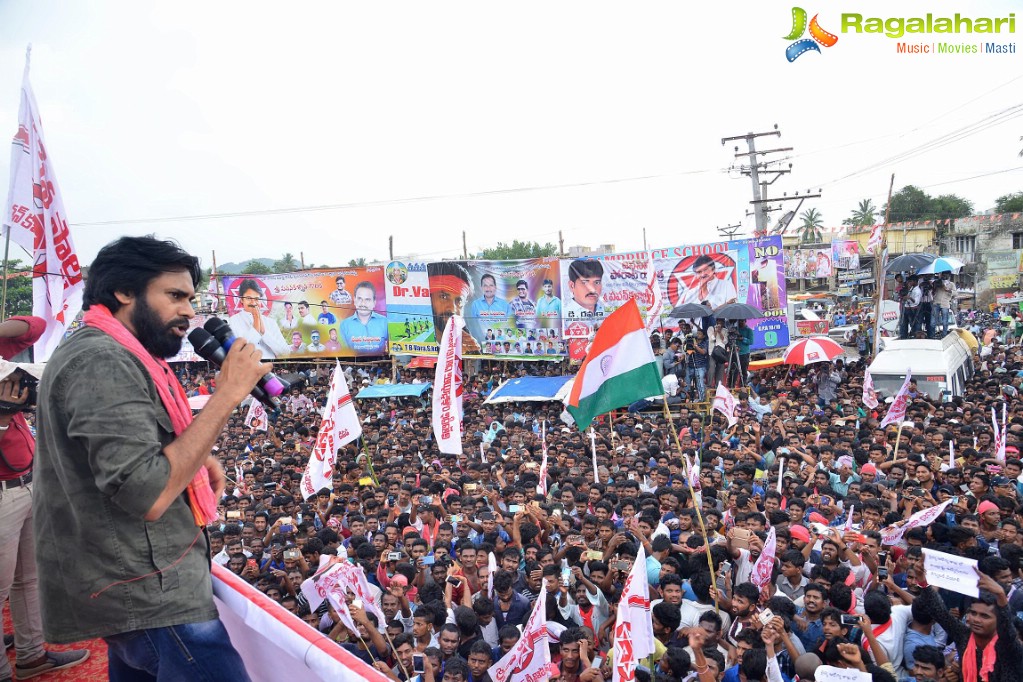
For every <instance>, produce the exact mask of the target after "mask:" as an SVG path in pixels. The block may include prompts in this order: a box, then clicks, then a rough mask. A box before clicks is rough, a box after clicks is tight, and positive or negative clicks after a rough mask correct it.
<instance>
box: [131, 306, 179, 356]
mask: <svg viewBox="0 0 1023 682" xmlns="http://www.w3.org/2000/svg"><path fill="white" fill-rule="evenodd" d="M131 324H132V326H133V327H135V336H136V338H138V340H139V343H141V344H142V347H143V348H145V349H146V350H147V351H149V353H150V355H153V356H154V357H157V358H170V357H174V356H175V355H177V354H178V353H179V352H180V351H181V344H182V342H183V341H184V338H182V337H180V336H178V335H177V334H175V333H174V332H173V331H172V330H173V329H174V328H175V327H179V326H181V325H182V324H185V325H187V324H188V318H185V317H178V318H175V319H174V320H172V321H171V322H170V323H164V322H163V320H161V319H160V318H159V316H158V315H157V314H156V312H155V311H154V310H153V309H152V308H150V307H149V304H148V303H147V302H146V297H145V296H138V297H137V298H136V299H135V309H134V310H133V311H132V313H131Z"/></svg>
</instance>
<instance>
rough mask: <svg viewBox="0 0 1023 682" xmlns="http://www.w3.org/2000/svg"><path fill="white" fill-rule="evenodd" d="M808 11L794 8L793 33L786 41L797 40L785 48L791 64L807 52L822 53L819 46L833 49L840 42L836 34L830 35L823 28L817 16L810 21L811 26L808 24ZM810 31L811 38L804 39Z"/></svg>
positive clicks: (790, 33)
mask: <svg viewBox="0 0 1023 682" xmlns="http://www.w3.org/2000/svg"><path fill="white" fill-rule="evenodd" d="M806 17H807V14H806V10H804V9H803V8H802V7H793V8H792V31H790V32H789V34H788V35H787V36H785V40H795V41H796V42H794V43H792V44H791V45H789V46H788V47H787V48H785V58H786V59H788V60H789V61H790V62H794V61H796V59H798V58H799V56H800V55H803V54H806V53H807V52H810V51H813V52H818V53H819V52H820V51H821V48H820V47H819V45H823V46H824V47H833V46H834V45H835V43H837V42H838V36H836V35H835V34H834V33H829V32H828V31H825V30H824V29H823V28H821V25H820V24H819V23H817V15H816V14H815V15H813V19H811V20H810V23H809V26H807V22H806ZM807 29H809V32H810V37H809V38H803V35H804V34H805V33H806V32H807Z"/></svg>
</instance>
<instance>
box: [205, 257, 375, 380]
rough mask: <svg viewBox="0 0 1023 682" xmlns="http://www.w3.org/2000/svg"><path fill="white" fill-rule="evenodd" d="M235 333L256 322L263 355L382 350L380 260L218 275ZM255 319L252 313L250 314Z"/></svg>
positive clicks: (324, 354)
mask: <svg viewBox="0 0 1023 682" xmlns="http://www.w3.org/2000/svg"><path fill="white" fill-rule="evenodd" d="M221 286H222V289H223V291H224V296H225V301H226V304H227V314H228V322H229V323H230V325H231V329H232V330H233V331H234V333H235V335H236V336H238V337H247V338H250V339H251V338H252V337H251V336H249V334H251V330H252V329H253V328H254V327H256V326H260V325H261V326H262V328H263V331H262V336H261V339H262V340H261V341H260V347H261V348H262V350H263V356H264V357H265V358H267V359H284V360H299V359H301V360H305V359H315V358H335V357H374V356H381V355H385V354H386V353H387V304H386V299H385V296H384V293H385V289H384V268H383V267H381V266H370V267H354V268H338V269H335V270H316V271H303V272H292V273H285V274H279V275H232V276H225V277H222V278H221ZM257 315H258V317H259V318H261V319H258V320H257V319H256V317H257Z"/></svg>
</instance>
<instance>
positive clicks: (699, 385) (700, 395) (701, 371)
mask: <svg viewBox="0 0 1023 682" xmlns="http://www.w3.org/2000/svg"><path fill="white" fill-rule="evenodd" d="M689 379H690V382H693V383H695V384H696V399H695V402H703V399H704V397H706V395H707V386H706V381H707V368H706V367H690V368H689ZM690 382H686V383H687V384H688V383H690ZM686 388H689V386H686Z"/></svg>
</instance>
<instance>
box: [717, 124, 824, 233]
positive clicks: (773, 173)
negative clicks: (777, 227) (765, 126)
mask: <svg viewBox="0 0 1023 682" xmlns="http://www.w3.org/2000/svg"><path fill="white" fill-rule="evenodd" d="M768 136H776V137H780V136H781V131H780V130H778V125H777V124H775V126H774V130H771V131H768V132H763V133H746V134H745V135H736V136H734V137H723V138H721V144H722V145H724V144H725V143H726V142H734V141H736V140H745V141H746V148H747V151H745V152H740V151H739V147H738V146H736V147H735V158H737V159H739V158H742V157H748V159H749V164H748V165H746V164H740V165H739V172H740V173H741V174H742V175H748V176H749V178H750V183H751V185H752V187H753V200H752V201H751V202H750V203H751V204H753V216H754V220H755V223H756V226H755V228H754V235H755V236H758V237H759V236H764V235H766V234H767V214H768V213H770V212H772V211H779V210H781V207H780V206H776V207H770V206H767V204H768V203H770V202H775V201H793V200H802V199H806V198H813V197H819V196H820V194H804V195H803V196H802V197H800V196H799V193H798V192H797V193H796V196H793V197H790V196H788V193H784V194H783V195H782V196H781V197H776V198H774V199H768V198H767V187H768V185H773V184H774V183H775V182H777V181H778V178H780V177H781V176H783V175H786V174H787V173H791V172H792V164H791V163H790V164H789V165H788V168H771V167H770V166H771V164H776V163H779V161H761V160H760V157H762V156H765V155H767V154H777V153H780V152H790V151H792V147H779V148H777V149H765V150H762V151H757V146H756V139H757V138H758V137H768ZM762 176H766V177H769V178H770V180H765V179H762ZM746 215H750V213H749V212H747V213H746Z"/></svg>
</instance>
